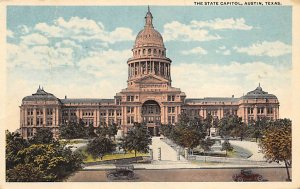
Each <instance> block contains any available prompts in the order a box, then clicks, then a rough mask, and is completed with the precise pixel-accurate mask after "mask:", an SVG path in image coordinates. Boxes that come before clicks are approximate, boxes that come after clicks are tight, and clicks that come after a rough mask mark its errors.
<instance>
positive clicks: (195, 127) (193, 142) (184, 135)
mask: <svg viewBox="0 0 300 189" xmlns="http://www.w3.org/2000/svg"><path fill="white" fill-rule="evenodd" d="M205 136H206V128H205V126H204V125H203V123H202V122H201V120H200V119H199V118H197V117H195V118H190V117H188V116H187V115H186V114H182V115H180V117H179V121H178V122H177V123H176V125H175V127H174V130H173V134H172V140H173V141H174V142H175V143H176V144H178V145H180V146H183V147H186V148H189V149H193V148H194V147H196V146H198V145H199V144H200V141H201V140H202V139H204V138H205Z"/></svg>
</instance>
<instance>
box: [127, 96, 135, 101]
mask: <svg viewBox="0 0 300 189" xmlns="http://www.w3.org/2000/svg"><path fill="white" fill-rule="evenodd" d="M126 101H127V102H133V101H134V96H131V95H129V96H127V97H126Z"/></svg>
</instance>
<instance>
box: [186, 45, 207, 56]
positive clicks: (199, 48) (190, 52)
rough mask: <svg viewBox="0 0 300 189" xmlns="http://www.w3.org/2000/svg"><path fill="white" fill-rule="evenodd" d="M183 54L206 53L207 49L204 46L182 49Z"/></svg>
mask: <svg viewBox="0 0 300 189" xmlns="http://www.w3.org/2000/svg"><path fill="white" fill-rule="evenodd" d="M181 54H183V55H192V54H193V55H205V54H207V51H206V50H205V49H203V48H202V47H195V48H193V49H190V50H186V51H181Z"/></svg>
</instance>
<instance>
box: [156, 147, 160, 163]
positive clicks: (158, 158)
mask: <svg viewBox="0 0 300 189" xmlns="http://www.w3.org/2000/svg"><path fill="white" fill-rule="evenodd" d="M157 160H158V161H160V160H161V148H158V157H157Z"/></svg>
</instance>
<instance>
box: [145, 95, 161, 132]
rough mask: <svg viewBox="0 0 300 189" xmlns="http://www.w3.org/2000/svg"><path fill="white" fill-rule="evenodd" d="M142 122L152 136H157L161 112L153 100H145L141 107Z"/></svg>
mask: <svg viewBox="0 0 300 189" xmlns="http://www.w3.org/2000/svg"><path fill="white" fill-rule="evenodd" d="M142 121H143V122H144V123H145V124H146V125H147V127H148V131H149V132H150V134H151V135H152V136H157V135H158V134H159V130H158V127H159V126H160V124H161V110H160V106H159V104H158V103H157V102H156V101H154V100H147V101H146V102H144V104H143V106H142Z"/></svg>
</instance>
